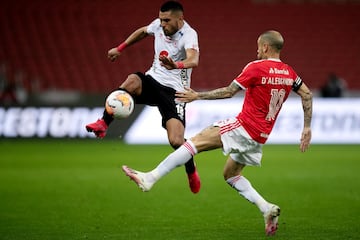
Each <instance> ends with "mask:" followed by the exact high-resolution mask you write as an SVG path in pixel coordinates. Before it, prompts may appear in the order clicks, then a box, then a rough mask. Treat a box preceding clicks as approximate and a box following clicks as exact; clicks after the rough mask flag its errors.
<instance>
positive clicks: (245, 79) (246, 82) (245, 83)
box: [234, 63, 256, 89]
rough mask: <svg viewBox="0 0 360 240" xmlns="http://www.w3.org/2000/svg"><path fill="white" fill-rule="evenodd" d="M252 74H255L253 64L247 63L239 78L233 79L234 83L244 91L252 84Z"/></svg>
mask: <svg viewBox="0 0 360 240" xmlns="http://www.w3.org/2000/svg"><path fill="white" fill-rule="evenodd" d="M254 72H256V70H255V67H254V64H252V63H249V64H247V65H246V66H245V67H244V69H243V70H242V72H241V73H240V74H239V76H237V77H236V78H235V79H234V82H236V83H237V84H238V85H239V86H240V87H241V88H242V89H246V88H248V87H249V86H250V85H251V84H252V81H253V79H254V77H253V76H254V74H253V73H254Z"/></svg>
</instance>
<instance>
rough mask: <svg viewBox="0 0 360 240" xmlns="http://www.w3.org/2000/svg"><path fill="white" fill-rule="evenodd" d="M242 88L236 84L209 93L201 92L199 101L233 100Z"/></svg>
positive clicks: (232, 83)
mask: <svg viewBox="0 0 360 240" xmlns="http://www.w3.org/2000/svg"><path fill="white" fill-rule="evenodd" d="M240 89H241V88H240V87H239V85H237V84H236V83H235V82H231V84H230V85H229V86H227V87H222V88H217V89H214V90H211V91H207V92H199V93H198V99H210V100H211V99H223V98H231V97H232V96H234V95H235V94H236V93H237V92H238V91H239V90H240Z"/></svg>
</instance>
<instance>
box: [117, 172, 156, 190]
mask: <svg viewBox="0 0 360 240" xmlns="http://www.w3.org/2000/svg"><path fill="white" fill-rule="evenodd" d="M122 170H123V171H124V172H125V174H126V176H128V177H129V178H130V180H132V181H134V182H135V183H136V184H137V185H138V186H139V188H140V189H141V190H142V191H143V192H148V191H150V189H151V188H152V186H153V184H154V183H150V182H147V181H146V177H145V175H146V173H143V172H140V171H136V170H134V169H131V168H129V167H128V166H122Z"/></svg>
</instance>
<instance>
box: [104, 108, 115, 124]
mask: <svg viewBox="0 0 360 240" xmlns="http://www.w3.org/2000/svg"><path fill="white" fill-rule="evenodd" d="M102 119H104V122H105V123H106V125H108V126H109V125H110V123H111V122H112V121H114V118H113V116H112V115H110V114H108V112H107V111H106V110H104V113H103V117H102Z"/></svg>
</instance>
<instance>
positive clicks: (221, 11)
mask: <svg viewBox="0 0 360 240" xmlns="http://www.w3.org/2000/svg"><path fill="white" fill-rule="evenodd" d="M163 2H164V1H162V0H153V1H148V0H137V1H133V0H121V1H118V0H90V1H89V0H78V1H72V0H52V1H48V0H33V1H25V0H17V1H10V0H5V1H3V2H2V6H1V8H0V32H1V35H0V92H1V103H2V104H4V103H6V104H12V103H18V104H25V103H26V101H27V99H28V98H29V97H31V96H39V95H41V94H49V93H54V92H67V93H70V95H68V96H73V95H71V94H73V93H85V94H105V93H108V92H110V91H111V90H113V89H115V88H117V86H118V85H119V84H120V83H121V82H122V81H123V80H124V79H125V78H126V76H127V75H128V74H130V73H132V72H136V71H146V70H147V69H148V68H149V67H150V65H151V63H152V59H153V57H154V56H153V54H154V53H153V41H152V39H151V38H149V39H148V40H147V41H142V42H140V43H138V44H137V45H136V46H132V47H130V48H128V49H126V50H125V51H124V52H123V54H122V56H121V57H120V58H119V59H118V60H117V61H116V62H114V63H112V62H110V61H109V60H108V59H107V51H108V50H109V49H110V48H112V47H114V46H117V45H118V44H119V43H121V42H122V41H123V40H124V39H125V38H126V37H127V36H128V35H129V34H130V33H132V32H133V31H134V30H135V29H136V28H138V27H140V26H145V25H147V24H149V23H150V22H151V21H152V20H153V19H155V18H156V17H157V16H158V11H159V7H160V5H161V4H162V3H163ZM180 2H181V3H182V4H183V6H184V8H185V20H186V21H187V22H189V23H190V25H191V26H192V27H193V28H195V29H196V30H197V32H198V34H199V44H200V64H199V66H198V67H197V68H196V69H194V71H193V75H192V88H194V89H198V90H203V89H211V88H216V87H221V86H224V85H228V84H229V83H230V81H232V79H234V78H235V77H236V76H237V75H238V74H239V73H240V72H241V70H242V68H243V67H244V66H245V65H246V64H247V63H248V62H249V61H252V60H255V58H256V49H257V46H256V40H257V37H258V36H259V34H260V33H262V32H264V31H266V30H269V29H275V30H278V31H280V32H281V33H282V34H283V36H284V38H285V47H284V49H283V52H282V60H283V61H284V62H288V63H289V64H291V65H292V66H294V68H295V70H296V71H297V72H298V73H299V75H300V76H301V77H302V78H303V80H304V81H305V82H306V83H307V84H308V85H309V86H310V88H311V89H312V90H313V91H314V92H315V93H316V94H318V95H319V96H325V95H326V94H328V93H329V92H331V91H330V90H328V93H326V90H324V89H325V86H326V85H331V84H330V83H338V84H339V86H340V88H341V93H340V94H339V93H335V94H337V95H336V96H337V97H344V96H345V97H346V96H358V95H359V94H358V92H360V81H359V79H358V78H359V76H360V60H359V58H358V56H359V54H360V45H359V44H357V43H359V42H360V32H359V29H360V21H359V20H358V16H359V12H360V1H355V0H353V1H350V0H348V1H347V0H328V1H327V0H308V1H306V0H303V1H301V0H244V1H238V0H224V1H220V2H219V1H190V0H183V1H180ZM334 76H335V77H336V78H337V79H339V81H332V80H330V79H333V78H334ZM331 86H334V84H333V85H331ZM339 86H338V88H339ZM50 95H51V94H50ZM63 96H65V95H63ZM327 96H328V95H327ZM333 97H334V96H333ZM59 98H60V99H61V98H67V97H66V96H65V97H62V96H61V95H60V96H59ZM68 99H70V97H68Z"/></svg>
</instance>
